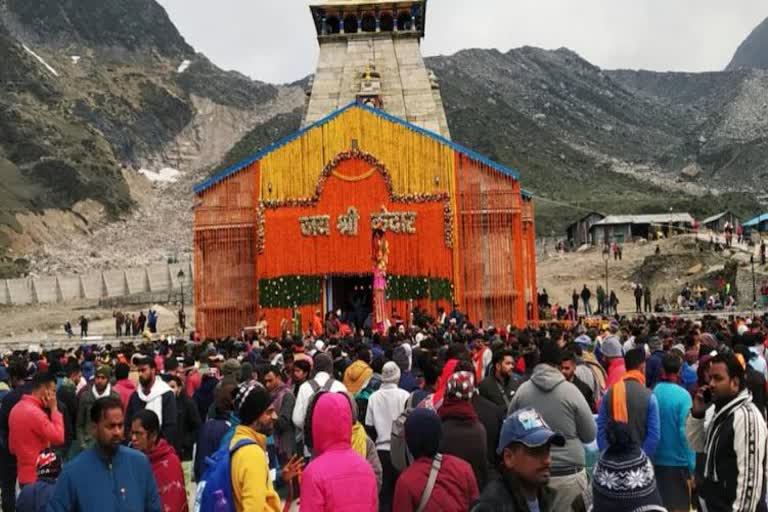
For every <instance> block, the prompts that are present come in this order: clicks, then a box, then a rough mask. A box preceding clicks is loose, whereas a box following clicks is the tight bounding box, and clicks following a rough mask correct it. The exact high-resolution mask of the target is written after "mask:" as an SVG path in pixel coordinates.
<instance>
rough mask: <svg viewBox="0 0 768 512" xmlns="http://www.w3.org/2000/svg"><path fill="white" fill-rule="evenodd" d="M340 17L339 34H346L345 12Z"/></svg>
mask: <svg viewBox="0 0 768 512" xmlns="http://www.w3.org/2000/svg"><path fill="white" fill-rule="evenodd" d="M338 16H339V34H344V33H345V32H344V12H340V13H339V14H338Z"/></svg>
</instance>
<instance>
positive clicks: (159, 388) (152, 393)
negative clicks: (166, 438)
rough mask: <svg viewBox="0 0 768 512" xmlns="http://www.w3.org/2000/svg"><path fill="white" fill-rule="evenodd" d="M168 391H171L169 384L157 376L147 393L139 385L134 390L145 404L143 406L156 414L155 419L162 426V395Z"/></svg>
mask: <svg viewBox="0 0 768 512" xmlns="http://www.w3.org/2000/svg"><path fill="white" fill-rule="evenodd" d="M169 392H171V393H172V392H173V391H171V388H170V386H168V384H166V383H165V382H164V381H163V380H161V379H158V378H155V382H154V384H152V389H150V390H149V394H145V393H144V388H143V387H142V386H139V388H138V389H137V390H136V393H137V394H138V395H139V398H140V399H141V401H142V402H144V404H145V405H144V408H145V409H148V410H150V411H152V412H154V413H155V414H157V419H158V420H159V422H160V426H161V427H162V426H163V395H164V394H166V393H169Z"/></svg>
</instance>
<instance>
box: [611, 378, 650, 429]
mask: <svg viewBox="0 0 768 512" xmlns="http://www.w3.org/2000/svg"><path fill="white" fill-rule="evenodd" d="M628 380H635V381H637V382H639V383H640V384H642V385H643V386H645V374H643V373H642V372H640V371H638V370H629V371H628V372H627V373H626V374H625V375H624V376H622V377H621V380H619V382H617V383H616V384H614V386H613V400H612V402H611V405H612V409H613V419H614V421H617V422H619V423H629V413H628V412H627V385H626V382H627V381H628Z"/></svg>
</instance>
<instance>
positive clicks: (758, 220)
mask: <svg viewBox="0 0 768 512" xmlns="http://www.w3.org/2000/svg"><path fill="white" fill-rule="evenodd" d="M766 220H768V213H764V214H762V215H758V216H757V217H755V218H754V219H750V220H748V221H747V222H745V223H743V224H742V225H741V226H742V227H745V228H751V227H752V226H757V225H759V224H761V223H762V222H764V221H766Z"/></svg>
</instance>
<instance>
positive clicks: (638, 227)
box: [589, 213, 694, 245]
mask: <svg viewBox="0 0 768 512" xmlns="http://www.w3.org/2000/svg"><path fill="white" fill-rule="evenodd" d="M693 222H694V221H693V217H691V216H690V214H688V213H659V214H653V215H609V216H607V217H606V218H604V219H603V220H601V221H600V222H596V223H595V224H593V225H592V227H591V228H590V230H589V232H590V235H591V236H592V243H593V244H596V245H602V244H604V243H610V242H618V243H624V242H627V241H631V240H633V239H635V238H646V239H648V238H655V237H656V234H657V233H661V234H662V235H664V236H665V237H668V236H671V235H673V234H676V233H677V232H687V231H691V230H692V229H693Z"/></svg>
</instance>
